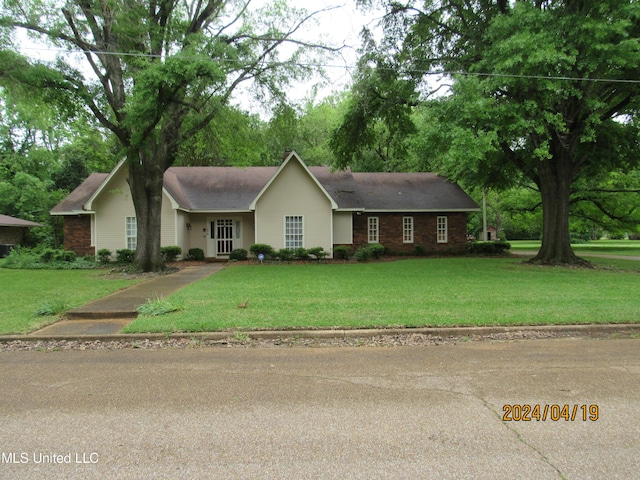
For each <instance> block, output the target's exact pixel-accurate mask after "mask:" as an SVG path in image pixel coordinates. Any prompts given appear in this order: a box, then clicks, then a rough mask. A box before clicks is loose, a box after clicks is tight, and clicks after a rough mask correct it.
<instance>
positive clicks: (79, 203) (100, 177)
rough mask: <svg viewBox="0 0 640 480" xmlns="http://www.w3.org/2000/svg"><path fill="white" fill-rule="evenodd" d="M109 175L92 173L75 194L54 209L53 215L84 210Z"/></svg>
mask: <svg viewBox="0 0 640 480" xmlns="http://www.w3.org/2000/svg"><path fill="white" fill-rule="evenodd" d="M108 176H109V174H108V173H92V174H91V175H89V177H88V178H87V179H86V180H85V181H84V182H82V183H81V184H80V185H79V186H78V187H77V188H76V189H75V190H74V191H73V192H71V193H70V194H69V195H67V196H66V197H65V198H64V199H63V200H62V201H61V202H60V203H59V204H58V205H56V206H55V207H53V209H52V210H51V212H50V213H51V214H52V215H55V214H61V213H71V212H73V213H79V212H82V211H83V210H84V204H85V203H87V201H89V199H90V198H91V196H92V195H93V194H94V193H95V192H96V191H97V190H98V188H100V185H102V182H104V181H105V179H106V178H107V177H108Z"/></svg>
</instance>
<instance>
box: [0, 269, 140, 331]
mask: <svg viewBox="0 0 640 480" xmlns="http://www.w3.org/2000/svg"><path fill="white" fill-rule="evenodd" d="M133 283H136V281H134V280H108V279H105V278H104V276H103V275H102V272H100V271H98V270H9V269H4V268H0V285H2V298H3V300H2V302H0V334H11V333H28V332H31V331H33V330H36V329H38V328H40V327H43V326H45V325H48V324H50V323H53V322H55V321H56V320H58V317H57V315H59V314H63V313H64V311H65V310H68V309H70V308H74V307H77V306H79V305H82V304H84V303H86V302H88V301H90V300H93V299H95V298H100V297H104V296H106V295H108V294H110V293H112V292H114V291H116V290H119V289H121V288H124V287H126V286H128V285H132V284H133Z"/></svg>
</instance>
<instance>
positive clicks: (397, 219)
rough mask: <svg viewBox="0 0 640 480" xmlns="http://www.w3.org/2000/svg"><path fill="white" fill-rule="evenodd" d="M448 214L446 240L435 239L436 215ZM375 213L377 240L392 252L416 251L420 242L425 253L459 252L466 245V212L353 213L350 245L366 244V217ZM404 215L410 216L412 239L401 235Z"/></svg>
mask: <svg viewBox="0 0 640 480" xmlns="http://www.w3.org/2000/svg"><path fill="white" fill-rule="evenodd" d="M440 216H445V217H447V242H446V243H438V242H437V218H438V217H440ZM369 217H378V235H379V238H378V242H379V243H380V244H382V245H384V246H385V247H386V248H387V249H389V250H390V251H391V252H392V253H409V254H411V253H415V247H416V245H421V246H422V247H423V248H424V252H425V253H426V254H436V253H462V252H464V251H465V250H466V247H467V213H466V212H454V213H407V214H397V213H366V214H362V215H355V214H354V216H353V248H354V250H355V249H357V248H358V247H361V246H363V245H366V244H368V243H369V242H368V233H367V227H368V219H369ZM403 217H413V242H412V243H404V242H403V238H402V228H403Z"/></svg>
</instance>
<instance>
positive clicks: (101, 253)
mask: <svg viewBox="0 0 640 480" xmlns="http://www.w3.org/2000/svg"><path fill="white" fill-rule="evenodd" d="M110 261H111V250H109V249H108V248H101V249H100V250H98V262H99V263H103V264H106V263H109V262H110Z"/></svg>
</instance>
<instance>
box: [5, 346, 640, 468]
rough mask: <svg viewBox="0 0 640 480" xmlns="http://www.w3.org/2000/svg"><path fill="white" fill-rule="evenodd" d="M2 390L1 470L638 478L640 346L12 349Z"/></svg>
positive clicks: (639, 461) (639, 462) (639, 464)
mask: <svg viewBox="0 0 640 480" xmlns="http://www.w3.org/2000/svg"><path fill="white" fill-rule="evenodd" d="M0 385H1V386H2V388H1V390H0V406H1V408H0V453H1V454H2V457H1V463H0V478H11V479H32V478H61V479H62V478H65V479H71V478H78V479H80V478H82V479H88V478H96V479H97V478H101V479H103V478H110V479H115V478H126V479H137V478H139V479H148V478H167V479H181V478H225V479H228V478H292V479H299V478H321V479H329V478H362V479H370V478H487V479H488V478H491V479H495V478H505V479H507V478H508V479H514V478H536V479H547V478H549V479H559V478H568V479H574V478H575V479H584V478H597V479H599V478H603V479H605V478H606V479H615V478H620V479H631V478H640V441H639V440H638V439H640V339H578V338H568V339H566V338H565V339H553V340H528V341H510V342H499V341H487V342H462V343H459V344H457V345H444V346H443V345H441V346H431V347H378V348H375V347H360V348H350V347H349V348H347V347H345V348H295V347H294V348H249V349H243V348H222V347H218V348H192V349H183V350H169V349H167V350H141V349H129V350H114V351H65V352H52V353H43V352H35V351H31V352H3V353H0ZM514 404H517V405H520V406H524V405H530V406H532V407H533V406H535V405H540V407H541V412H542V411H543V409H544V408H545V406H546V405H550V406H551V407H549V409H548V413H547V418H546V419H545V420H542V419H541V420H536V419H533V420H532V421H503V418H502V417H503V412H504V410H503V409H504V406H505V405H514ZM553 405H558V407H552V406H553ZM564 405H568V406H569V410H568V411H569V420H565V419H564V418H561V417H560V418H559V419H558V417H559V415H561V408H562V407H563V406H564ZM574 405H575V406H577V409H576V412H577V413H576V415H575V417H574V418H573V419H571V418H570V417H571V412H572V410H573V407H574ZM583 405H584V406H585V410H584V411H586V412H587V420H584V419H583V413H582V412H583V408H582V406H583ZM592 405H597V410H598V412H597V413H598V415H597V419H595V418H593V417H595V415H592V413H593V411H594V410H595V407H591V406H592ZM590 408H591V411H590V410H589V409H590ZM514 415H515V416H517V417H521V416H522V415H521V413H519V412H518V411H517V409H512V416H514ZM552 416H554V417H556V419H552V418H551V417H552Z"/></svg>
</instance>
